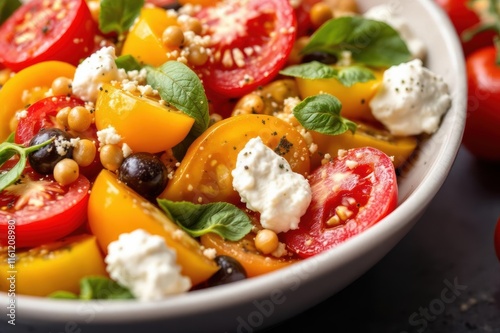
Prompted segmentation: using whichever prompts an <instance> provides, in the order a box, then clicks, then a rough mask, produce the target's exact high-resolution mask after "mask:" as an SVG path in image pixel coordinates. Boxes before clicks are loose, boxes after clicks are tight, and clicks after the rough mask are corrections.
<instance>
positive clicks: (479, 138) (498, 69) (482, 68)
mask: <svg viewBox="0 0 500 333" xmlns="http://www.w3.org/2000/svg"><path fill="white" fill-rule="evenodd" d="M495 62H496V50H495V48H494V47H493V46H490V47H486V48H483V49H481V50H478V51H476V52H474V53H473V54H471V55H470V56H469V57H468V58H467V63H466V65H467V77H468V107H467V119H466V123H465V131H464V136H463V140H462V143H463V145H464V146H465V148H466V149H467V150H469V151H470V152H471V153H472V154H473V155H475V156H476V157H477V158H479V159H481V160H485V161H490V162H500V109H499V105H500V66H498V65H496V63H495Z"/></svg>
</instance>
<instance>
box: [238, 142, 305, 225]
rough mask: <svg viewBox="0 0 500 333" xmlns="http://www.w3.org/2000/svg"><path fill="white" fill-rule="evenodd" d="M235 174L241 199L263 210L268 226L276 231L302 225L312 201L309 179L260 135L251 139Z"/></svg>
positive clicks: (262, 221)
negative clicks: (265, 142)
mask: <svg viewBox="0 0 500 333" xmlns="http://www.w3.org/2000/svg"><path fill="white" fill-rule="evenodd" d="M231 175H232V176H233V187H234V189H235V190H236V191H237V192H238V193H239V194H240V197H241V201H242V202H245V203H246V205H247V208H248V209H250V210H253V211H257V212H259V213H260V223H261V225H262V226H263V227H264V228H266V229H270V230H273V231H274V232H276V233H279V232H286V231H288V230H293V229H297V228H298V225H299V222H300V217H301V216H302V215H304V213H305V212H306V210H307V207H309V204H310V202H311V187H310V185H309V182H308V181H307V179H305V178H304V176H302V175H301V174H298V173H295V172H293V171H292V168H291V167H290V164H289V163H288V161H287V160H286V159H285V158H283V157H282V156H279V155H278V154H276V153H275V152H274V151H273V150H272V149H271V148H269V147H267V146H266V145H265V144H264V143H263V142H262V139H261V138H260V137H256V138H252V139H250V141H248V143H247V144H246V145H245V147H244V148H243V149H242V150H241V151H240V152H239V154H238V158H237V160H236V168H235V169H234V170H232V172H231Z"/></svg>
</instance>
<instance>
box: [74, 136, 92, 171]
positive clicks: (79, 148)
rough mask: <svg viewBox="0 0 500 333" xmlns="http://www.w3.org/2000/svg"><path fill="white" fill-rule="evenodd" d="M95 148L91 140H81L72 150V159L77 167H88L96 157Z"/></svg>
mask: <svg viewBox="0 0 500 333" xmlns="http://www.w3.org/2000/svg"><path fill="white" fill-rule="evenodd" d="M96 153H97V148H96V146H95V144H94V142H92V141H91V140H88V139H81V140H80V141H78V142H77V143H76V145H75V148H74V149H73V159H74V160H75V162H76V163H78V165H79V166H82V167H86V166H88V165H90V164H91V163H92V162H93V161H94V159H95V156H96Z"/></svg>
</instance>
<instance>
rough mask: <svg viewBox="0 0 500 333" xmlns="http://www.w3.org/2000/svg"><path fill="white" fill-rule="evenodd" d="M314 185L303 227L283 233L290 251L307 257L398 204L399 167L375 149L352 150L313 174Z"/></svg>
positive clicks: (326, 247) (335, 243)
mask: <svg viewBox="0 0 500 333" xmlns="http://www.w3.org/2000/svg"><path fill="white" fill-rule="evenodd" d="M309 181H310V184H311V190H312V201H311V204H310V206H309V208H308V210H307V211H306V213H305V214H304V215H303V216H302V218H301V221H300V223H299V228H298V229H296V230H290V231H288V232H286V233H283V234H281V237H282V240H283V241H284V243H285V244H286V245H287V247H288V248H289V249H290V250H291V251H293V252H295V253H296V254H297V255H298V256H300V257H303V258H306V257H310V256H313V255H315V254H318V253H320V252H322V251H325V250H326V249H329V248H332V247H334V246H336V245H338V244H340V243H342V242H344V241H345V240H347V239H348V238H350V237H352V236H354V235H356V234H359V233H360V232H362V231H364V230H366V229H367V228H369V227H370V226H372V225H373V224H375V223H376V222H378V221H379V220H381V219H382V218H383V217H384V216H386V215H387V214H389V213H390V212H391V211H392V210H393V209H394V208H395V207H396V205H397V200H398V187H397V180H396V173H395V171H394V166H393V164H392V161H391V159H390V158H389V157H388V156H387V155H386V154H385V153H383V152H382V151H380V150H378V149H375V148H371V147H364V148H353V149H350V150H348V151H347V153H346V154H345V155H342V156H341V157H337V158H336V159H335V160H334V161H333V162H330V163H327V164H324V165H323V166H321V167H319V168H317V169H316V170H315V171H313V173H312V174H311V177H310V178H309Z"/></svg>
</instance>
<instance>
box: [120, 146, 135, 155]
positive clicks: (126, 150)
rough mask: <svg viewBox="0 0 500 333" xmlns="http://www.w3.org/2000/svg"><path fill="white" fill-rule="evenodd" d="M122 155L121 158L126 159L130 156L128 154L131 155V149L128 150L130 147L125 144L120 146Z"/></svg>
mask: <svg viewBox="0 0 500 333" xmlns="http://www.w3.org/2000/svg"><path fill="white" fill-rule="evenodd" d="M122 153H123V157H128V156H130V154H132V153H133V151H132V148H130V146H129V145H128V144H126V143H124V144H122Z"/></svg>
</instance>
